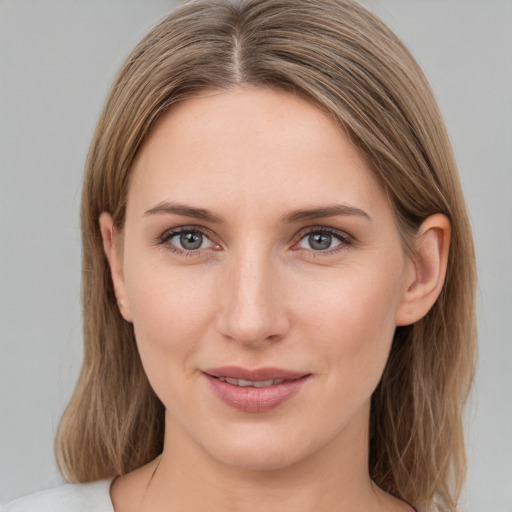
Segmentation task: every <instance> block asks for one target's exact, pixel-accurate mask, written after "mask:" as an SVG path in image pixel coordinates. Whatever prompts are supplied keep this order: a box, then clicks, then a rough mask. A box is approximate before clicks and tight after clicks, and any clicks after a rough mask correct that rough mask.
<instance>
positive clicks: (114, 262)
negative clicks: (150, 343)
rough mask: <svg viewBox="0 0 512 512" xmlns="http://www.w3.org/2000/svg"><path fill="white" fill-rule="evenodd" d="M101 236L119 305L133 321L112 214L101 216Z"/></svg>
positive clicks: (129, 319)
mask: <svg viewBox="0 0 512 512" xmlns="http://www.w3.org/2000/svg"><path fill="white" fill-rule="evenodd" d="M99 224H100V230H101V238H102V240H103V250H104V251H105V256H106V257H107V261H108V264H109V267H110V275H111V278H112V284H113V286H114V293H115V295H116V298H117V305H118V307H119V311H120V312H121V315H122V316H123V318H124V319H125V320H126V321H128V322H131V321H132V315H131V311H130V307H129V304H128V299H127V297H126V284H125V280H124V273H123V265H122V257H121V250H120V247H119V243H120V241H119V233H118V232H117V231H116V228H115V226H114V219H113V218H112V216H111V215H110V214H109V213H107V212H103V213H102V214H101V215H100V218H99Z"/></svg>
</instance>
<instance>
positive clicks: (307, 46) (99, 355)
mask: <svg viewBox="0 0 512 512" xmlns="http://www.w3.org/2000/svg"><path fill="white" fill-rule="evenodd" d="M239 84H251V85H254V86H260V87H272V88H278V89H280V90H285V91H289V92H291V93H293V94H300V95H301V96H303V97H305V98H307V99H309V101H311V102H313V103H314V104H316V105H318V106H319V107H320V108H322V109H323V110H324V111H326V112H328V113H330V115H331V116H333V118H334V119H336V120H337V121H338V122H339V124H340V126H341V127H343V128H344V129H345V130H346V131H347V132H348V133H349V135H350V137H351V138H352V140H353V142H354V144H355V145H356V146H357V147H358V148H359V150H360V151H361V153H362V154H363V155H364V156H365V157H366V158H367V160H368V162H369V163H370V165H371V167H372V170H373V171H374V173H375V176H376V177H377V178H378V180H379V181H380V183H381V184H382V186H383V187H384V190H385V191H386V193H387V194H388V196H389V200H390V203H391V205H392V207H393V209H394V212H395V216H396V220H397V223H398V225H399V227H400V231H401V233H402V237H403V241H404V247H405V248H406V250H407V248H409V247H410V246H411V240H412V239H413V237H414V233H415V231H416V229H417V228H418V227H419V225H420V224H421V222H422V221H423V220H424V219H426V218H427V217H428V216H430V215H432V214H434V213H443V214H445V215H446V216H447V217H448V218H449V220H450V222H451V229H452V235H451V245H450V257H449V262H448V272H447V276H446V282H445V285H444V288H443V290H442V292H441V295H440V297H439V299H438V300H437V302H436V303H435V305H434V306H433V307H432V309H431V311H430V312H429V313H428V314H427V315H426V316H425V317H424V318H423V319H422V320H420V321H419V322H417V323H415V324H413V325H411V326H407V327H398V328H397V330H396V334H395V338H394V340H393V345H392V349H391V354H390V357H389V361H388V364H387V366H386V369H385V371H384V375H383V377H382V380H381V382H380V384H379V386H378V388H377V389H376V391H375V392H374V394H373V397H372V408H371V418H370V422H371V425H370V427H371V428H370V458H369V468H370V475H371V477H372V478H373V479H374V480H375V482H376V483H377V484H378V485H380V486H381V487H382V488H383V489H385V490H387V491H388V492H390V493H392V494H394V495H396V496H398V497H400V498H402V499H404V500H405V501H407V502H408V503H410V504H411V505H413V506H414V507H416V508H417V510H422V511H423V510H424V511H428V510H446V511H454V510H456V508H457V499H458V495H459V493H460V490H461V486H462V483H463V481H464V478H465V469H466V467H465V466H466V461H465V449H464V439H463V431H462V411H463V405H464V403H465V400H466V398H467V394H468V392H469V387H470V384H471V380H472V376H473V372H474V364H475V353H476V348H475V343H476V329H475V311H474V300H475V299H474V297H475V286H476V284H475V282H476V276H475V262H474V251H473V243H472V235H471V230H470V226H469V222H468V217H467V213H466V208H465V202H464V198H463V195H462V191H461V186H460V183H459V178H458V172H457V167H456V163H455V160H454V157H453V153H452V149H451V146H450V142H449V139H448V136H447V133H446V129H445V126H444V123H443V120H442V117H441V114H440V112H439V109H438V107H437V104H436V101H435V99H434V97H433V94H432V92H431V90H430V87H429V85H428V83H427V81H426V79H425V77H424V75H423V73H422V72H421V70H420V69H419V67H418V65H417V64H416V62H415V61H414V59H413V58H412V56H411V55H410V53H409V52H408V51H407V49H406V48H405V47H404V45H403V44H402V43H401V42H400V41H399V40H398V38H397V37H396V36H395V35H394V34H393V33H392V32H391V31H390V30H389V29H388V28H387V27H386V26H385V25H384V24H383V23H382V22H381V21H380V20H379V19H378V18H377V17H376V16H374V15H373V14H371V13H370V12H369V11H368V10H367V9H365V8H364V7H362V6H360V5H359V4H358V3H356V2H355V1H353V0H249V1H244V2H240V3H230V2H228V1H222V0H197V1H191V2H187V3H185V4H184V5H182V6H181V7H179V8H178V9H176V10H175V11H174V12H173V13H171V14H170V15H169V16H168V17H166V18H165V19H163V20H162V21H161V22H160V23H159V24H158V25H157V26H156V27H155V28H154V29H153V30H151V32H150V33H149V34H148V35H147V36H146V37H145V38H144V39H143V40H142V41H141V43H140V44H139V45H138V46H137V47H136V48H135V49H134V50H133V52H132V53H131V55H130V56H129V57H128V59H127V61H126V62H125V64H124V66H123V67H122V69H121V71H120V73H119V74H118V76H117V78H116V80H115V82H114V84H113V86H112V89H111V91H110V94H109V96H108V98H107V101H106V104H105V107H104V109H103V113H102V115H101V117H100V120H99V123H98V126H97V129H96V132H95V135H94V138H93V141H92V144H91V148H90V153H89V157H88V161H87V167H86V173H85V179H84V185H83V196H82V211H81V215H82V236H83V308H84V342H85V353H84V362H83V367H82V372H81V375H80V379H79V381H78V384H77V387H76V389H75V392H74V395H73V397H72V399H71V402H70V404H69V406H68V408H67V410H66V412H65V414H64V416H63V418H62V421H61V424H60V427H59V431H58V436H57V441H56V448H57V458H58V461H59V465H60V468H61V470H62V471H63V473H64V474H65V475H66V476H67V477H68V479H70V480H74V481H82V482H83V481H89V480H94V479H98V478H104V477H111V476H114V475H116V474H122V473H126V472H129V471H131V470H133V469H135V468H137V467H139V466H141V465H143V464H145V463H146V462H148V461H149V460H151V459H152V458H154V457H155V456H156V455H157V454H158V453H159V452H160V451H161V450H162V445H163V429H164V410H163V405H162V404H161V403H160V401H159V400H158V399H157V397H156V396H155V394H154V392H153V391H152V389H151V388H150V386H149V384H148V381H147V378H146V376H145V374H144V371H143V368H142V365H141V362H140V358H139V355H138V351H137V346H136V342H135V338H134V333H133V328H132V325H131V324H129V323H127V322H125V321H124V320H123V318H122V317H121V315H120V314H119V311H118V308H117V305H116V298H115V295H114V292H113V288H112V283H111V279H110V274H109V268H108V264H107V260H106V258H105V256H104V252H103V247H102V241H101V234H100V230H99V224H98V219H99V216H100V214H101V213H102V212H104V211H106V212H109V213H110V214H111V215H112V216H113V218H114V222H115V225H116V226H117V228H118V229H120V230H122V227H123V223H124V215H125V204H126V195H127V189H128V186H129V177H130V168H131V164H132V162H133V160H134V157H135V155H136V154H137V151H138V150H139V148H140V147H141V144H142V143H143V141H144V140H145V139H146V137H147V136H148V133H149V132H150V131H151V129H152V127H153V126H154V124H155V122H156V120H157V119H158V118H159V117H160V116H161V115H162V113H163V112H165V111H166V110H167V109H169V107H170V106H171V105H173V104H176V103H178V102H182V101H185V100H186V99H187V98H190V97H191V96H193V95H195V94H197V93H199V92H201V91H205V90H211V89H229V88H230V87H233V86H236V85H239Z"/></svg>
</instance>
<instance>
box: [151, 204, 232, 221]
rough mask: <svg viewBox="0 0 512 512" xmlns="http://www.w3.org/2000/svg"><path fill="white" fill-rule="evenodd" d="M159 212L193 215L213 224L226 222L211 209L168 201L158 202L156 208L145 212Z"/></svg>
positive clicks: (185, 215)
mask: <svg viewBox="0 0 512 512" xmlns="http://www.w3.org/2000/svg"><path fill="white" fill-rule="evenodd" d="M159 213H160V214H161V213H171V214H174V215H181V216H183V217H192V218H194V219H199V220H204V221H206V222H211V223H213V224H220V223H222V222H224V219H223V218H222V217H220V216H218V215H215V214H213V213H211V212H210V211H208V210H205V209H204V208H195V207H193V206H187V205H183V204H175V203H169V202H167V201H162V202H161V203H158V204H157V205H156V206H155V207H154V208H151V209H150V210H147V211H146V212H144V215H153V214H159Z"/></svg>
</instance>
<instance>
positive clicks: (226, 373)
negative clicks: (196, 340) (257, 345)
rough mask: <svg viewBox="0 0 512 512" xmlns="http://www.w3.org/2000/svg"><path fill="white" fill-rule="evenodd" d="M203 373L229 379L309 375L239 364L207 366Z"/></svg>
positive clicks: (280, 377) (267, 378)
mask: <svg viewBox="0 0 512 512" xmlns="http://www.w3.org/2000/svg"><path fill="white" fill-rule="evenodd" d="M203 373H206V374H207V375H210V376H211V377H229V378H231V379H243V380H252V381H265V380H278V379H284V380H295V379H299V378H301V377H305V376H306V375H309V373H303V372H296V371H291V370H285V369H283V368H272V367H268V368H255V369H253V370H249V369H247V368H241V367H239V366H222V367H220V368H208V369H206V370H203Z"/></svg>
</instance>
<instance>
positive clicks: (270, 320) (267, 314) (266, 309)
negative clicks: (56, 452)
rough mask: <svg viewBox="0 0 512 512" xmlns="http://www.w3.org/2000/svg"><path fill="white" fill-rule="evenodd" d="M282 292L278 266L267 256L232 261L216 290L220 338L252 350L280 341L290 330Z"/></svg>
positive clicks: (261, 255)
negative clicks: (218, 294) (218, 305)
mask: <svg viewBox="0 0 512 512" xmlns="http://www.w3.org/2000/svg"><path fill="white" fill-rule="evenodd" d="M248 252H251V251H248ZM285 288H286V287H285V286H284V282H283V276H282V272H281V271H280V268H279V265H278V263H276V262H274V261H272V258H271V257H270V256H269V255H265V254H258V253H256V252H252V253H251V254H246V255H244V256H239V257H234V258H233V260H232V262H231V264H230V265H228V266H227V267H226V268H225V269H224V272H223V279H222V284H221V289H220V294H221V299H220V305H221V306H220V307H221V311H220V314H219V316H218V325H219V330H220V332H221V334H222V335H223V336H224V337H226V338H229V339H231V340H234V341H236V342H237V343H239V344H241V345H244V346H246V347H253V348H257V347H260V346H262V345H266V344H267V343H269V342H275V341H278V340H279V339H282V338H283V337H284V336H285V335H286V334H287V332H288V331H289V329H290V321H289V315H288V314H287V311H286V306H285V300H284V297H285V293H286V290H285Z"/></svg>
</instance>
